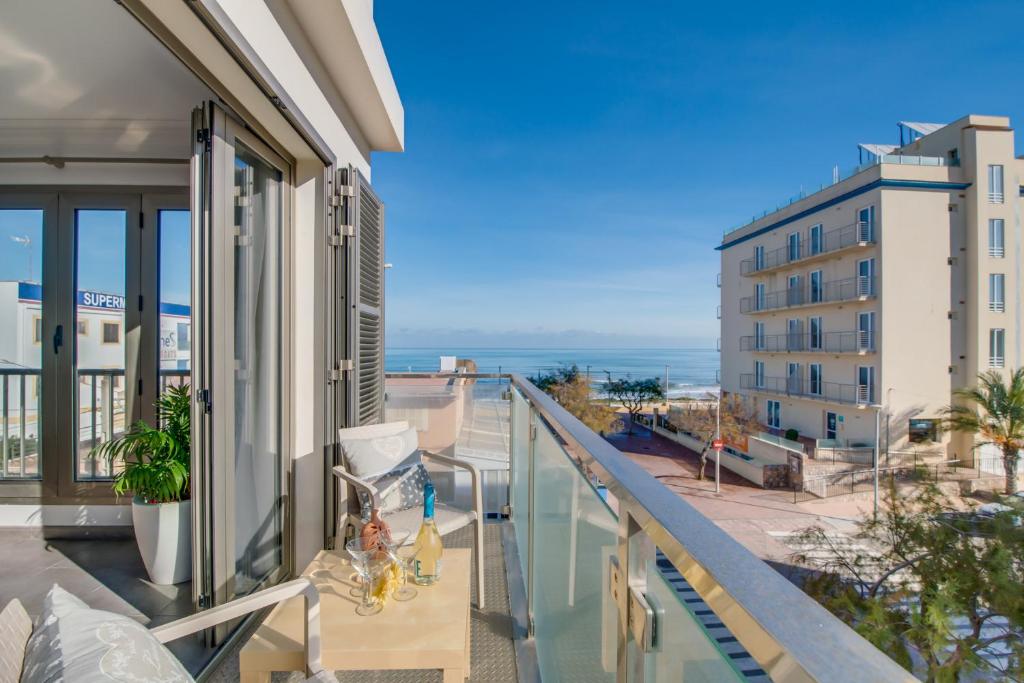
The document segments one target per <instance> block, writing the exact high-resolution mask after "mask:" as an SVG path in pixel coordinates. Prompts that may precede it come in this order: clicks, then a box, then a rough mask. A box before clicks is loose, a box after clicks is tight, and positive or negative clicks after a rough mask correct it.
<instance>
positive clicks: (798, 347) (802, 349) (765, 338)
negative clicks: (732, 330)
mask: <svg viewBox="0 0 1024 683" xmlns="http://www.w3.org/2000/svg"><path fill="white" fill-rule="evenodd" d="M740 351H749V352H753V353H824V354H833V355H844V354H850V355H857V356H863V355H867V354H869V353H874V352H875V333H874V332H872V331H868V330H851V331H846V332H822V333H813V332H809V333H802V332H792V333H787V334H762V335H748V336H744V337H740Z"/></svg>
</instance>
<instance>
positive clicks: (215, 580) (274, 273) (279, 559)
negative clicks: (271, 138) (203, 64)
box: [192, 104, 289, 604]
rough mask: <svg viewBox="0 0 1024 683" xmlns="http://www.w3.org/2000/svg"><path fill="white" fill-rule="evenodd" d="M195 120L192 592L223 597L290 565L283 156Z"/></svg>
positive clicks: (226, 128) (215, 114)
mask: <svg viewBox="0 0 1024 683" xmlns="http://www.w3.org/2000/svg"><path fill="white" fill-rule="evenodd" d="M193 125H194V127H195V128H196V136H195V140H196V148H195V155H196V156H195V161H196V164H195V165H194V178H193V181H194V187H193V213H194V215H195V217H196V219H195V220H194V221H193V225H192V229H193V244H194V245H195V249H194V254H193V270H194V276H195V279H194V282H193V287H194V288H195V290H196V294H197V296H196V297H195V299H196V311H195V312H194V316H193V321H194V329H193V340H194V353H193V356H192V359H193V363H194V367H193V371H194V372H195V386H194V388H195V392H196V397H197V411H198V413H199V414H198V416H197V419H196V420H195V421H194V424H195V426H194V432H193V450H194V455H193V471H194V472H196V473H197V476H196V479H195V487H196V495H195V496H194V498H195V500H196V501H197V505H196V510H195V513H194V514H195V515H196V529H197V538H196V541H197V545H196V549H197V553H196V577H197V581H196V584H197V585H196V590H197V597H199V599H200V601H201V602H204V603H213V604H219V603H223V602H226V601H228V600H231V599H232V598H234V597H236V596H239V595H244V594H246V593H250V592H252V591H253V590H256V589H257V588H259V587H261V586H262V585H264V584H266V583H272V582H275V581H277V580H278V579H279V578H280V577H281V576H282V575H283V574H284V572H286V571H287V568H288V555H289V552H288V541H289V538H288V533H287V532H286V525H285V516H286V510H287V506H286V493H287V492H286V488H285V482H286V481H287V471H286V469H287V464H288V461H287V458H285V457H284V455H283V453H284V450H283V449H284V444H285V443H287V434H286V424H287V423H286V421H285V420H284V419H283V415H284V414H285V413H284V411H285V405H284V403H283V399H282V397H283V396H286V395H287V391H286V390H285V386H286V381H287V377H286V375H285V372H284V366H283V364H282V362H281V359H282V357H283V356H284V354H285V350H286V349H285V345H286V343H287V337H286V336H284V335H282V329H287V325H286V324H285V323H286V321H287V315H286V311H285V301H286V298H285V296H284V283H285V282H286V273H285V268H284V264H285V263H286V258H285V257H286V254H285V249H286V246H287V241H286V240H285V239H284V235H285V234H286V231H285V221H286V219H287V216H288V207H287V198H288V192H287V187H288V185H287V183H288V165H287V164H286V163H285V162H284V160H282V159H281V158H280V157H278V156H277V155H276V154H275V153H274V152H272V151H271V150H270V149H269V148H268V147H267V146H265V145H264V144H262V143H261V142H260V141H259V140H257V139H256V138H255V137H254V136H252V135H251V134H250V133H248V132H247V131H246V130H245V129H244V128H243V127H242V126H240V125H238V124H237V123H235V122H234V121H233V120H231V119H230V118H229V117H228V116H227V115H226V114H225V112H224V111H223V110H221V109H220V108H219V107H217V106H216V105H214V104H208V105H206V106H205V107H204V108H203V109H202V110H197V111H196V113H195V115H194V117H193Z"/></svg>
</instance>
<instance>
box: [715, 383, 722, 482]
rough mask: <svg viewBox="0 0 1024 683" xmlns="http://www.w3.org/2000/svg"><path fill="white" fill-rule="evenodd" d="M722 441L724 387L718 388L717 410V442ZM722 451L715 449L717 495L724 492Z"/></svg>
mask: <svg viewBox="0 0 1024 683" xmlns="http://www.w3.org/2000/svg"><path fill="white" fill-rule="evenodd" d="M721 439H722V387H718V407H717V408H716V409H715V440H716V441H720V440H721ZM721 465H722V450H721V449H720V448H716V449H715V493H720V492H721V490H722V484H721V482H722V477H721V474H722V467H721Z"/></svg>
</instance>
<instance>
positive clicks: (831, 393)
mask: <svg viewBox="0 0 1024 683" xmlns="http://www.w3.org/2000/svg"><path fill="white" fill-rule="evenodd" d="M740 388H741V389H746V390H748V391H757V392H761V393H764V394H778V395H782V396H793V397H795V398H807V399H811V400H815V401H825V402H827V403H843V404H846V405H854V406H865V405H870V404H871V403H874V399H875V397H874V388H873V387H872V386H871V385H867V384H839V383H837V382H822V381H820V380H819V381H816V382H815V381H811V380H809V379H804V378H803V377H802V376H798V377H761V378H758V377H757V376H756V375H755V374H754V373H745V374H742V375H740Z"/></svg>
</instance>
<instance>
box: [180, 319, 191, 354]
mask: <svg viewBox="0 0 1024 683" xmlns="http://www.w3.org/2000/svg"><path fill="white" fill-rule="evenodd" d="M188 330H189V327H188V323H178V350H179V351H188V350H189V349H190V348H191V345H190V344H189V343H188Z"/></svg>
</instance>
